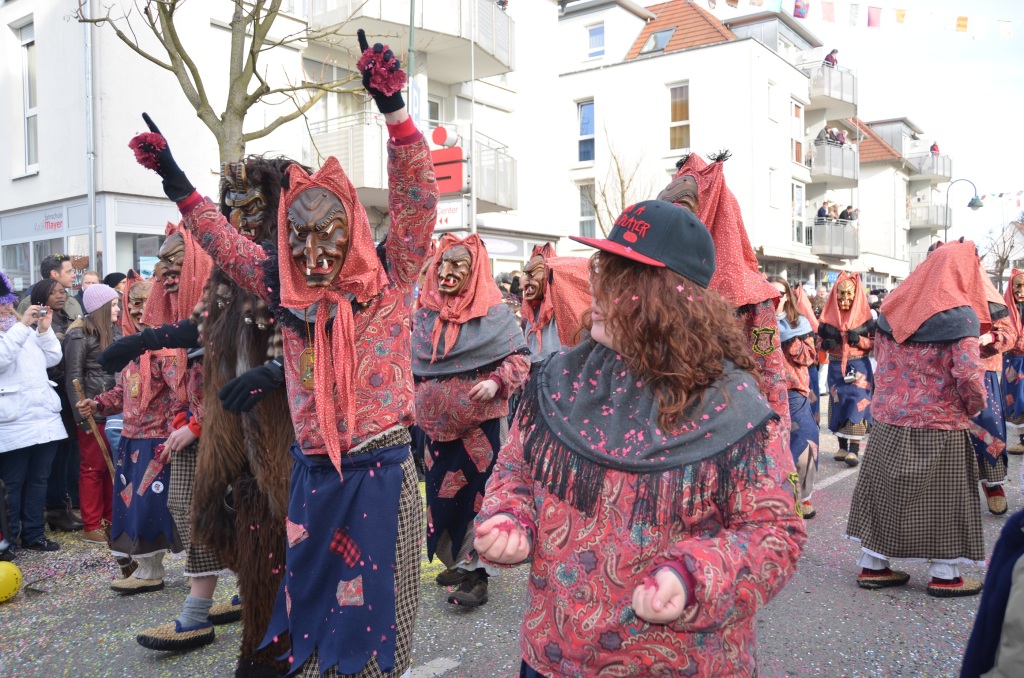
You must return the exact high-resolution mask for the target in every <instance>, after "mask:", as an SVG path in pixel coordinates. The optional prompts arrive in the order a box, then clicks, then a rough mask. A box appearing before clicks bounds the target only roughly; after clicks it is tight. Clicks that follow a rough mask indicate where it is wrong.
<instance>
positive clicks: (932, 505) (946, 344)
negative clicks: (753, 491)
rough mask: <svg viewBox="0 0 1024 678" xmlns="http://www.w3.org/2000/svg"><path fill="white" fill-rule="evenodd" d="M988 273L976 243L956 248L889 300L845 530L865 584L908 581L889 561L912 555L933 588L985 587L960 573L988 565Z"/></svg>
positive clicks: (958, 592)
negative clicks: (975, 424) (982, 498)
mask: <svg viewBox="0 0 1024 678" xmlns="http://www.w3.org/2000/svg"><path fill="white" fill-rule="evenodd" d="M981 276H982V273H981V266H980V262H979V261H978V255H977V254H976V253H975V249H974V243H972V242H955V243H949V244H946V245H943V246H942V247H939V248H938V249H937V250H935V251H934V252H932V253H931V254H930V255H928V258H927V259H925V261H924V262H923V263H922V264H921V265H920V266H918V267H917V268H916V269H914V270H913V272H911V274H910V275H909V276H908V277H907V279H906V280H905V281H903V283H901V284H900V286H899V287H897V288H896V289H895V290H894V291H893V292H892V293H890V294H889V296H887V297H886V299H885V301H884V302H882V308H881V311H880V313H879V317H878V332H877V334H876V335H875V357H876V359H877V361H878V372H877V374H876V375H875V393H874V400H873V402H872V410H873V416H874V418H875V424H874V428H873V429H872V432H871V436H870V437H869V439H868V444H867V449H866V450H865V453H864V465H863V467H862V468H861V469H860V473H859V474H858V477H857V486H856V488H855V489H854V492H853V500H852V502H851V505H850V516H849V520H848V523H847V526H846V534H847V536H849V537H850V538H851V539H853V540H855V541H858V542H859V543H860V546H861V555H860V559H859V560H858V565H859V566H860V567H861V572H860V574H859V575H858V578H857V583H858V585H859V586H860V587H861V588H866V589H878V588H884V587H889V586H901V585H903V584H906V583H907V581H908V580H909V579H910V575H909V574H907V573H906V572H901V571H899V570H892V569H890V567H889V561H890V559H892V558H904V559H910V560H916V561H922V560H928V561H930V565H929V568H928V571H929V575H930V576H931V581H930V582H929V584H928V594H929V595H932V596H938V597H956V596H970V595H975V594H977V593H979V592H980V591H981V582H980V581H979V580H977V579H970V578H966V577H962V576H961V574H960V566H961V565H963V564H976V565H983V564H984V560H985V545H984V541H983V534H982V530H981V507H980V506H978V462H977V459H976V457H975V454H974V448H973V446H972V445H971V436H970V430H969V429H970V419H971V417H974V416H976V415H977V414H978V413H979V412H980V411H981V410H982V409H983V408H984V407H985V368H984V364H983V362H982V358H981V354H980V352H979V342H978V337H979V336H980V335H981V329H982V327H984V326H987V325H988V324H989V323H990V322H991V319H990V316H989V310H988V304H987V303H985V295H984V292H983V289H982V280H981ZM826 310H827V309H826Z"/></svg>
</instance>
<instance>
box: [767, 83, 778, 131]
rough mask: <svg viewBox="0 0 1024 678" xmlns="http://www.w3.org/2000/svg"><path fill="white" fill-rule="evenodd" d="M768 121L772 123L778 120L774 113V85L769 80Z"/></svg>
mask: <svg viewBox="0 0 1024 678" xmlns="http://www.w3.org/2000/svg"><path fill="white" fill-rule="evenodd" d="M768 119H769V120H771V121H773V122H774V121H778V119H779V118H778V116H777V115H776V113H775V83H774V82H772V81H771V80H769V81H768Z"/></svg>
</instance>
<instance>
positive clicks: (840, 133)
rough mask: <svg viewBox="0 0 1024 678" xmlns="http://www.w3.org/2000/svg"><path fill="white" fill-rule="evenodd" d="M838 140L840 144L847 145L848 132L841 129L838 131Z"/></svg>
mask: <svg viewBox="0 0 1024 678" xmlns="http://www.w3.org/2000/svg"><path fill="white" fill-rule="evenodd" d="M836 142H837V143H838V144H839V145H840V146H845V145H846V132H844V131H843V130H839V131H838V132H836Z"/></svg>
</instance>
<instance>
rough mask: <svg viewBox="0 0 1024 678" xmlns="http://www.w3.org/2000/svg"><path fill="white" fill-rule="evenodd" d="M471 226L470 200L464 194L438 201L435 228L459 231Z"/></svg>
mask: <svg viewBox="0 0 1024 678" xmlns="http://www.w3.org/2000/svg"><path fill="white" fill-rule="evenodd" d="M468 228H469V200H468V199H467V198H464V197H463V196H461V195H460V196H458V197H455V198H447V199H445V200H438V201H437V224H436V225H435V226H434V230H436V231H440V232H446V231H459V230H463V229H468Z"/></svg>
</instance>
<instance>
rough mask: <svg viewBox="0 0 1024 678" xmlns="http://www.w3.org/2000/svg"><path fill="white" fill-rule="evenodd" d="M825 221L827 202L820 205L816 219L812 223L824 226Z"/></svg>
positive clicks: (826, 217)
mask: <svg viewBox="0 0 1024 678" xmlns="http://www.w3.org/2000/svg"><path fill="white" fill-rule="evenodd" d="M826 219H828V200H826V201H825V202H823V203H821V207H819V208H818V218H817V219H816V220H815V222H814V223H816V224H824V223H825V220H826Z"/></svg>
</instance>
